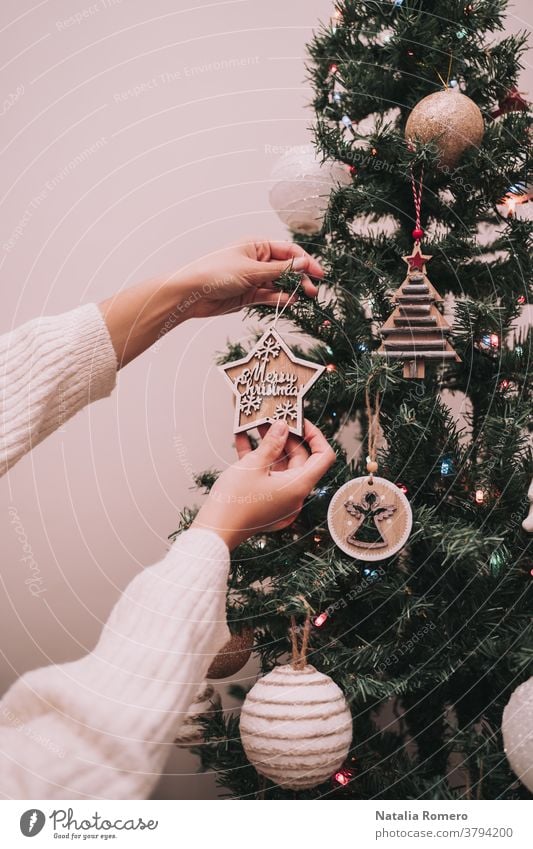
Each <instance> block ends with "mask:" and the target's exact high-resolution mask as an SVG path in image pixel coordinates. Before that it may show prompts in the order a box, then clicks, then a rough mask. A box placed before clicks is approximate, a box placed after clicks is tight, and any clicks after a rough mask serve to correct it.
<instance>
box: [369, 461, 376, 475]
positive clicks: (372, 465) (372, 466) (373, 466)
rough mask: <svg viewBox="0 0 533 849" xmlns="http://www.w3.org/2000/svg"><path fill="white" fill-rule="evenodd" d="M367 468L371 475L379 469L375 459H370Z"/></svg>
mask: <svg viewBox="0 0 533 849" xmlns="http://www.w3.org/2000/svg"><path fill="white" fill-rule="evenodd" d="M366 469H367V472H368V473H369V474H370V475H375V474H376V472H377V470H378V464H377V463H376V461H375V460H369V461H368V463H367V464H366Z"/></svg>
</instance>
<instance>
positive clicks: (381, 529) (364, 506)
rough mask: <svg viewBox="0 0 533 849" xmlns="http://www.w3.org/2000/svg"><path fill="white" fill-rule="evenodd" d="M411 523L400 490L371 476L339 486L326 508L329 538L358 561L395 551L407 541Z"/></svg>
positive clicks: (387, 555) (384, 479)
mask: <svg viewBox="0 0 533 849" xmlns="http://www.w3.org/2000/svg"><path fill="white" fill-rule="evenodd" d="M369 465H370V464H369ZM412 524H413V518H412V513H411V507H410V504H409V502H408V500H407V498H406V497H405V495H404V494H403V492H402V491H401V489H398V487H397V486H396V484H394V483H391V482H390V481H388V480H387V479H386V478H377V477H374V476H373V475H366V476H365V477H360V478H354V480H351V481H348V483H345V484H344V486H341V488H340V489H339V490H338V491H337V492H336V493H335V495H334V496H333V498H332V500H331V503H330V505H329V510H328V526H329V531H330V533H331V536H332V537H333V540H334V541H335V543H336V545H338V546H339V548H340V549H341V550H342V551H344V553H345V554H349V555H350V557H356V558H357V559H358V560H384V559H385V558H386V557H391V556H392V555H393V554H396V552H397V551H399V550H400V549H401V548H403V546H404V545H405V543H406V542H407V540H408V538H409V534H410V533H411V527H412Z"/></svg>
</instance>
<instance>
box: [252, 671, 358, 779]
mask: <svg viewBox="0 0 533 849" xmlns="http://www.w3.org/2000/svg"><path fill="white" fill-rule="evenodd" d="M241 739H242V744H243V746H244V751H245V752H246V756H247V758H248V760H249V761H250V763H251V764H252V765H253V766H254V767H255V768H256V770H257V772H259V773H261V775H264V776H266V778H269V779H270V780H271V781H273V782H274V783H275V784H278V785H279V786H280V787H285V788H288V789H290V790H305V789H307V788H309V787H315V786H316V785H317V784H321V783H322V782H323V781H325V780H326V779H328V778H329V777H330V776H331V774H332V773H334V772H335V770H337V769H338V768H339V767H340V766H341V764H342V763H343V761H344V760H345V759H346V756H347V755H348V752H349V751H350V745H351V742H352V716H351V713H350V709H349V707H348V705H347V703H346V699H345V698H344V694H343V692H342V690H341V689H340V688H339V687H337V685H336V684H335V682H334V681H333V680H332V679H331V678H330V677H329V676H328V675H323V674H322V673H321V672H318V671H317V670H316V669H315V668H314V666H310V665H306V666H304V667H303V668H301V669H295V668H294V667H293V666H291V665H287V666H277V667H276V668H275V669H273V670H272V672H269V673H268V675H265V677H264V678H260V679H259V681H257V683H256V684H255V685H254V686H253V687H252V689H251V690H250V692H249V693H248V695H247V697H246V700H245V702H244V704H243V706H242V711H241Z"/></svg>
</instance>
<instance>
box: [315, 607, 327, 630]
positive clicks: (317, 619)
mask: <svg viewBox="0 0 533 849" xmlns="http://www.w3.org/2000/svg"><path fill="white" fill-rule="evenodd" d="M327 618H328V614H327V613H326V611H324V612H323V613H319V614H318V616H315V618H314V620H313V625H315V626H316V627H317V628H321V627H322V625H323V624H324V622H325V621H326V619H327Z"/></svg>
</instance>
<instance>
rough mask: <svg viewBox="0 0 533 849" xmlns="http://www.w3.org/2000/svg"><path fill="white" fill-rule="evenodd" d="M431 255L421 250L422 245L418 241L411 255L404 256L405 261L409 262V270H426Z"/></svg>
mask: <svg viewBox="0 0 533 849" xmlns="http://www.w3.org/2000/svg"><path fill="white" fill-rule="evenodd" d="M430 259H431V256H426V255H425V254H423V253H422V251H421V250H420V245H419V244H418V243H417V244H416V245H415V246H414V248H413V253H412V254H411V256H404V257H403V261H404V262H406V263H407V267H408V269H409V271H422V272H423V273H424V274H425V272H426V262H429V260H430Z"/></svg>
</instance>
